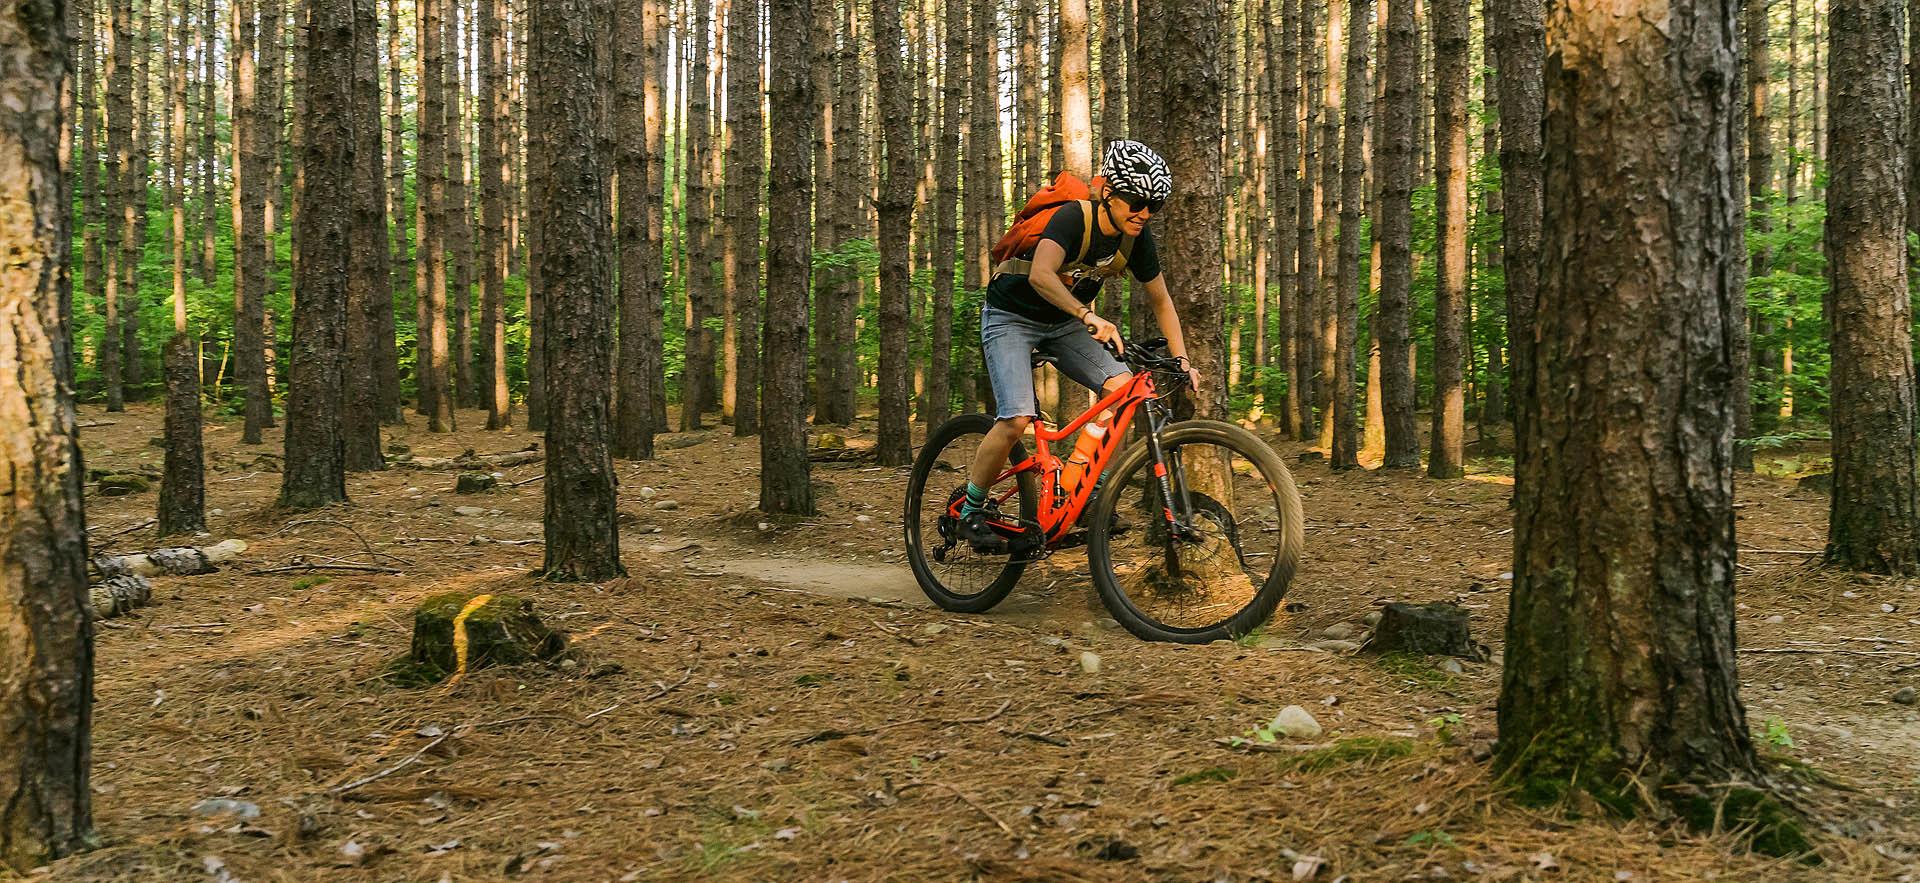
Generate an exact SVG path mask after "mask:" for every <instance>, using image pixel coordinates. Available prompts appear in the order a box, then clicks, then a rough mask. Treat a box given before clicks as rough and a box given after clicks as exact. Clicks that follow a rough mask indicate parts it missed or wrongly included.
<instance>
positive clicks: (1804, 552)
mask: <svg viewBox="0 0 1920 883" xmlns="http://www.w3.org/2000/svg"><path fill="white" fill-rule="evenodd" d="M1740 554H1742V555H1825V554H1827V553H1825V552H1819V551H1814V552H1809V551H1807V550H1806V549H1741V550H1740Z"/></svg>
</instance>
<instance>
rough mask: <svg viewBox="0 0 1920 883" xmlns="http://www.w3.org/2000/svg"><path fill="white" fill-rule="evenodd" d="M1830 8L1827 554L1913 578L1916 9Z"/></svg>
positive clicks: (1917, 561) (1839, 1)
mask: <svg viewBox="0 0 1920 883" xmlns="http://www.w3.org/2000/svg"><path fill="white" fill-rule="evenodd" d="M1828 10H1829V11H1828V15H1829V17H1828V19H1827V22H1828V26H1829V28H1830V32H1829V34H1830V39H1831V40H1832V43H1831V44H1830V45H1829V46H1828V48H1827V63H1828V65H1829V67H1828V69H1827V79H1828V82H1829V83H1830V84H1831V88H1832V93H1831V97H1830V100H1831V101H1832V105H1831V107H1830V109H1829V114H1830V115H1829V117H1828V119H1827V125H1828V127H1829V128H1828V133H1827V144H1828V150H1829V153H1828V159H1829V160H1830V164H1829V165H1828V167H1827V172H1828V178H1827V227H1826V254H1827V283H1828V288H1827V300H1826V315H1827V321H1828V323H1829V325H1828V340H1829V343H1830V346H1831V350H1832V353H1833V363H1832V369H1831V374H1830V375H1829V379H1828V382H1829V383H1830V384H1831V389H1832V392H1831V405H1830V410H1829V418H1830V420H1831V423H1832V427H1833V498H1832V508H1831V515H1830V516H1829V517H1828V528H1827V560H1828V561H1829V562H1830V563H1833V564H1836V565H1839V566H1842V567H1846V568H1849V569H1852V570H1863V571H1868V572H1872V573H1900V574H1905V573H1912V572H1914V570H1915V568H1916V566H1920V535H1917V534H1916V530H1917V528H1916V523H1915V518H1916V517H1920V505H1916V497H1915V493H1916V491H1915V482H1914V474H1915V473H1914V470H1915V465H1916V464H1915V450H1914V387H1913V382H1914V381H1913V347H1912V324H1911V323H1912V318H1911V311H1910V306H1909V301H1908V294H1907V254H1906V216H1907V213H1906V205H1905V202H1906V194H1905V191H1904V189H1903V187H1902V175H1903V173H1904V169H1903V168H1902V164H1903V161H1904V159H1905V157H1904V156H1903V152H1902V139H1903V138H1905V137H1906V134H1907V133H1906V130H1905V125H1904V124H1903V121H1902V118H1901V111H1902V109H1903V108H1902V102H1901V89H1902V87H1903V83H1902V82H1901V79H1900V43H1899V35H1900V24H1901V19H1902V17H1903V16H1902V13H1903V11H1904V10H1903V9H1902V6H1901V3H1900V2H1899V0H1835V2H1834V3H1833V5H1832V6H1830V7H1829V8H1828Z"/></svg>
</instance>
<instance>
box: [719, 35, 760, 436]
mask: <svg viewBox="0 0 1920 883" xmlns="http://www.w3.org/2000/svg"><path fill="white" fill-rule="evenodd" d="M760 57H761V55H760V0H733V4H732V9H731V11H730V12H729V13H728V15H727V194H726V198H727V223H726V233H725V244H724V245H723V247H722V250H723V251H724V257H723V259H724V260H725V261H726V305H725V308H726V313H727V324H726V330H725V341H724V346H725V349H726V358H727V379H728V381H729V385H728V388H727V389H728V395H727V398H726V400H725V401H724V402H723V403H722V404H723V407H724V409H725V410H726V412H727V414H728V415H730V416H731V417H732V418H733V433H734V435H757V434H759V432H760V347H759V340H758V338H759V335H758V333H757V329H759V327H760V247H759V243H760V191H761V185H762V175H761V173H760V171H761V157H762V156H763V153H764V151H765V147H764V143H765V142H764V134H763V126H762V125H761V116H760V113H761V93H760Z"/></svg>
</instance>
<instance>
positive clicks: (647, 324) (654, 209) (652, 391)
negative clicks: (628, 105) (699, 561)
mask: <svg viewBox="0 0 1920 883" xmlns="http://www.w3.org/2000/svg"><path fill="white" fill-rule="evenodd" d="M642 5H643V6H644V7H645V8H646V10H647V18H646V25H647V29H646V34H645V37H646V53H647V61H646V65H645V67H644V71H645V79H644V80H643V83H642V88H643V92H644V94H645V102H644V108H645V112H646V120H645V125H644V126H643V128H642V132H643V133H644V134H645V136H646V140H647V215H646V222H647V227H646V230H647V235H646V239H645V240H643V241H642V242H641V243H640V253H641V261H642V263H641V268H642V269H643V270H644V271H645V272H646V274H647V276H646V287H645V288H643V289H641V290H642V292H643V293H644V294H645V295H646V303H645V304H644V305H643V309H644V312H643V313H642V314H641V318H642V320H643V321H642V322H641V323H640V334H641V338H642V346H643V347H644V349H645V353H646V359H645V362H644V363H643V364H642V365H641V377H642V379H643V380H644V381H645V383H646V384H647V397H646V401H647V410H646V411H645V412H644V417H645V419H646V420H647V422H648V424H649V425H650V426H652V431H654V432H665V431H667V428H668V427H667V371H666V361H665V355H664V351H665V349H666V336H665V333H664V330H663V329H662V327H661V323H662V322H663V321H665V319H664V316H665V313H666V296H665V292H666V290H667V280H666V276H665V273H666V269H665V266H666V265H665V262H664V260H663V257H664V253H663V251H662V249H663V247H664V245H663V244H664V243H665V242H666V235H667V224H666V200H667V196H668V193H669V192H671V191H673V190H676V189H677V188H670V187H668V186H667V183H666V179H667V164H666V157H667V148H666V137H665V132H666V97H665V87H664V85H663V84H664V83H665V82H666V76H667V73H666V63H667V62H666V57H667V39H666V33H667V5H666V0H644V2H643V4H642Z"/></svg>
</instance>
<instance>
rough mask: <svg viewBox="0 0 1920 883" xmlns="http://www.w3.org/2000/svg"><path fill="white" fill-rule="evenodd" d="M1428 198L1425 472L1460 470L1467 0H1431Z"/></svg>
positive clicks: (1437, 474) (1453, 474)
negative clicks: (1431, 218)
mask: <svg viewBox="0 0 1920 883" xmlns="http://www.w3.org/2000/svg"><path fill="white" fill-rule="evenodd" d="M1432 9H1433V60H1434V78H1433V79H1434V90H1433V101H1434V104H1433V116H1434V126H1433V137H1434V139H1435V140H1434V145H1433V149H1434V156H1435V164H1434V169H1435V178H1434V193H1435V198H1434V201H1435V203H1436V205H1435V209H1436V213H1437V215H1438V222H1439V243H1438V245H1439V251H1440V254H1439V263H1438V266H1436V267H1435V268H1434V269H1435V271H1436V273H1435V284H1434V302H1433V432H1432V435H1431V437H1430V438H1429V439H1428V441H1429V442H1430V443H1431V448H1430V451H1429V453H1428V455H1427V475H1429V476H1431V477H1433V478H1459V477H1461V476H1463V475H1465V474H1466V471H1465V469H1464V468H1462V467H1463V465H1464V462H1465V444H1466V416H1467V411H1466V398H1465V394H1464V391H1463V389H1462V386H1461V384H1462V381H1463V377H1462V373H1461V372H1462V368H1463V363H1464V362H1465V360H1466V355H1467V340H1466V339H1465V337H1464V335H1465V325H1464V323H1463V321H1462V319H1461V316H1462V315H1463V313H1464V312H1465V307H1466V300H1467V41H1468V34H1469V25H1468V21H1467V18H1468V15H1469V12H1468V10H1469V6H1468V2H1467V0H1433V7H1432Z"/></svg>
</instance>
